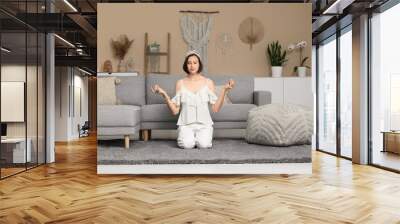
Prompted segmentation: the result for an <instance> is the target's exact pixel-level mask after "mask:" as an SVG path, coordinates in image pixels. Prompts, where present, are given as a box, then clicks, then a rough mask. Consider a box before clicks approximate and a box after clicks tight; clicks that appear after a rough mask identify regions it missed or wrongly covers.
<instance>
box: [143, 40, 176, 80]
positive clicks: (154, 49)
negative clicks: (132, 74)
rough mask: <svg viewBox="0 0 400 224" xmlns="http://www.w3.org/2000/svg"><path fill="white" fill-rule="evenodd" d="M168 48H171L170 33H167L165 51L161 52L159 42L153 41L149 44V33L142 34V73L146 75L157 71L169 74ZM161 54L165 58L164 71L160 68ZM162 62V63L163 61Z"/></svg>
mask: <svg viewBox="0 0 400 224" xmlns="http://www.w3.org/2000/svg"><path fill="white" fill-rule="evenodd" d="M170 49H171V34H170V33H168V34H167V47H166V51H165V52H161V51H160V50H161V49H160V44H159V43H158V42H155V41H154V42H153V43H151V44H149V34H148V33H145V34H144V70H143V73H144V74H145V75H147V74H148V73H158V74H169V73H170V64H171V63H170V62H171V59H170V55H171V53H170ZM161 56H165V59H166V63H165V64H166V69H165V70H164V71H161V70H160V61H161V58H162V57H161ZM163 64H164V63H163Z"/></svg>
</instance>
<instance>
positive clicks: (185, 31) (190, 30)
mask: <svg viewBox="0 0 400 224" xmlns="http://www.w3.org/2000/svg"><path fill="white" fill-rule="evenodd" d="M180 12H181V13H184V15H183V16H182V17H181V19H180V26H181V31H182V35H183V39H184V40H185V42H186V43H187V44H188V50H189V51H190V50H195V51H197V52H199V54H200V55H201V57H202V61H203V65H204V67H203V72H204V73H207V71H208V67H207V66H208V63H207V62H208V54H207V47H208V37H209V35H210V32H211V26H212V17H211V14H214V13H219V12H218V11H215V12H207V11H190V10H187V11H182V10H181V11H180Z"/></svg>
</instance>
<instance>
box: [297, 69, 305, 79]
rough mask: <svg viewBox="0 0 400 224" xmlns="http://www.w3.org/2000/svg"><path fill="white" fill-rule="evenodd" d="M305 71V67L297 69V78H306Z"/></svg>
mask: <svg viewBox="0 0 400 224" xmlns="http://www.w3.org/2000/svg"><path fill="white" fill-rule="evenodd" d="M306 71H307V68H306V67H297V75H298V76H299V77H306Z"/></svg>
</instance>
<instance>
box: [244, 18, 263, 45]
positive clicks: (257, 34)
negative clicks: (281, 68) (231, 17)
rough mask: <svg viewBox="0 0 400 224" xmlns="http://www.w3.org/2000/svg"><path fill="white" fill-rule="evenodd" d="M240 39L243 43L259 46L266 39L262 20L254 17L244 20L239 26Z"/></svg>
mask: <svg viewBox="0 0 400 224" xmlns="http://www.w3.org/2000/svg"><path fill="white" fill-rule="evenodd" d="M239 38H240V40H241V41H242V42H244V43H246V44H249V45H250V50H252V48H253V45H254V44H257V43H258V42H260V41H261V40H262V39H263V38H264V27H263V25H262V23H261V22H260V20H258V19H257V18H254V17H248V18H246V19H244V20H243V21H242V22H241V23H240V26H239Z"/></svg>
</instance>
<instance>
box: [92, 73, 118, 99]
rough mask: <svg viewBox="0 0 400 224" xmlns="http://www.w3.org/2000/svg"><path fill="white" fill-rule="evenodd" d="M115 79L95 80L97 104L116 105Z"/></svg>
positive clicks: (99, 78)
mask: <svg viewBox="0 0 400 224" xmlns="http://www.w3.org/2000/svg"><path fill="white" fill-rule="evenodd" d="M115 92H116V90H115V77H98V78H97V104H99V105H115V104H116V103H117V97H116V93H115Z"/></svg>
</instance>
